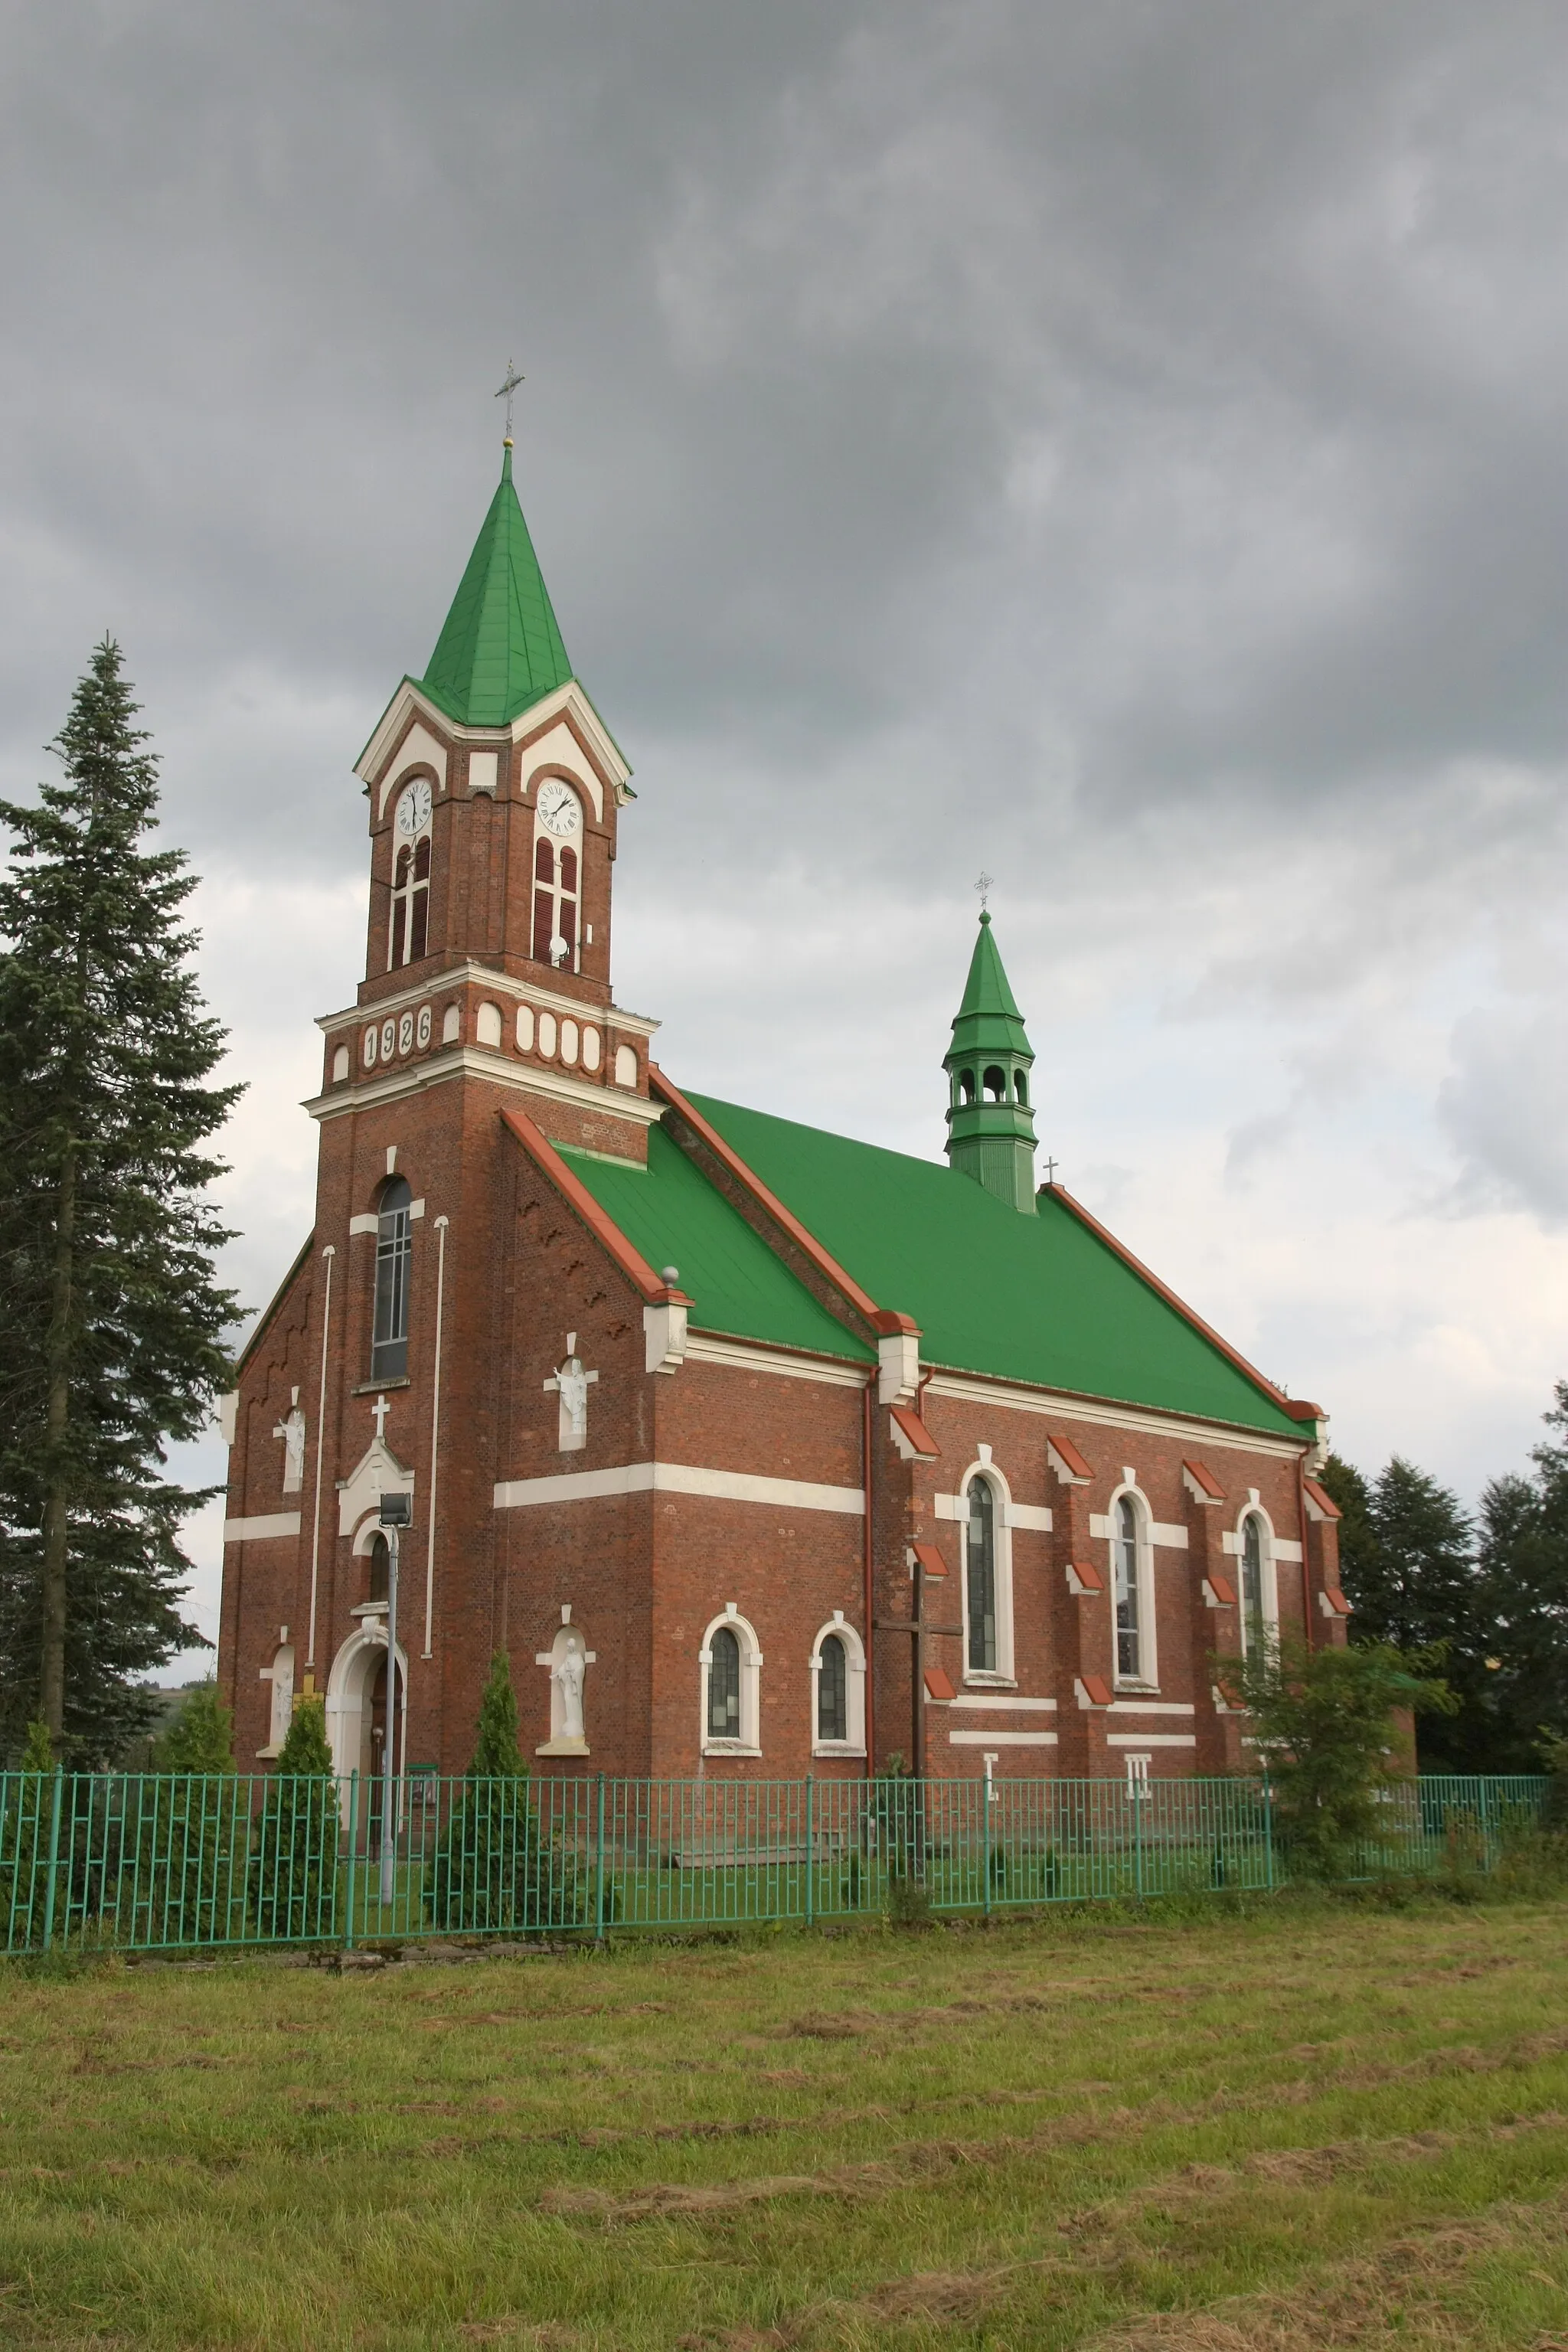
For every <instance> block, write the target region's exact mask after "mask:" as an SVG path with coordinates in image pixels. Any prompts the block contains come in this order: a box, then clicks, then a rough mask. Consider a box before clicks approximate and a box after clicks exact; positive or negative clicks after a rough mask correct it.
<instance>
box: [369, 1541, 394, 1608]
mask: <svg viewBox="0 0 1568 2352" xmlns="http://www.w3.org/2000/svg"><path fill="white" fill-rule="evenodd" d="M391 1578H392V1554H391V1552H390V1551H389V1550H388V1549H387V1546H386V1538H385V1537H384V1536H379V1535H378V1536H372V1538H371V1539H370V1591H369V1593H368V1594H367V1596H366V1598H367V1599H369V1600H371V1601H384V1600H385V1599H386V1597H387V1590H388V1586H389V1584H390V1582H391Z"/></svg>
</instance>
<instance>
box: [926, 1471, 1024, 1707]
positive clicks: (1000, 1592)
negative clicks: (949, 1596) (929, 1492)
mask: <svg viewBox="0 0 1568 2352" xmlns="http://www.w3.org/2000/svg"><path fill="white" fill-rule="evenodd" d="M976 1478H984V1480H985V1482H986V1484H987V1486H989V1487H990V1489H991V1499H992V1504H993V1511H992V1519H991V1527H992V1533H993V1535H994V1538H995V1544H996V1664H995V1665H994V1666H972V1665H971V1664H970V1663H969V1538H968V1535H967V1533H965V1534H963V1535H962V1536H961V1537H960V1538H959V1546H958V1594H959V1601H960V1602H961V1604H962V1605H961V1609H960V1614H961V1616H962V1617H963V1680H964V1682H965V1683H967V1684H971V1685H973V1684H976V1683H988V1682H992V1681H995V1682H999V1683H1006V1682H1011V1680H1012V1678H1013V1490H1012V1488H1011V1487H1010V1486H1008V1484H1007V1480H1006V1477H1005V1474H1004V1472H1003V1471H1002V1470H1000V1469H999V1468H998V1466H997V1465H996V1464H995V1463H994V1461H993V1460H992V1458H991V1448H990V1446H989V1445H983V1446H982V1447H981V1449H980V1452H979V1454H978V1455H977V1456H976V1458H975V1460H974V1461H973V1462H972V1463H971V1464H970V1465H969V1467H968V1468H967V1470H965V1471H964V1473H963V1476H962V1477H961V1478H960V1480H959V1482H958V1492H957V1494H956V1495H953V1496H949V1497H948V1498H947V1499H948V1500H949V1501H950V1502H952V1505H953V1506H954V1507H953V1509H952V1512H951V1513H949V1514H948V1515H947V1516H949V1517H952V1518H953V1519H955V1520H957V1521H958V1524H959V1525H960V1527H964V1526H965V1524H966V1522H967V1519H968V1513H967V1511H966V1510H965V1509H964V1507H963V1506H964V1504H965V1502H966V1500H967V1497H968V1494H969V1489H970V1487H971V1486H973V1484H974V1481H975V1480H976ZM937 1516H938V1517H942V1516H943V1514H942V1513H941V1512H939V1513H938V1514H937Z"/></svg>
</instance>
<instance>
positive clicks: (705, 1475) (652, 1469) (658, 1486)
mask: <svg viewBox="0 0 1568 2352" xmlns="http://www.w3.org/2000/svg"><path fill="white" fill-rule="evenodd" d="M648 1494H659V1495H705V1496H709V1497H710V1498H711V1499H712V1500H713V1501H715V1502H721V1503H765V1504H766V1505H768V1507H770V1508H771V1509H773V1510H796V1511H842V1512H844V1513H845V1514H846V1515H847V1517H852V1518H864V1517H865V1516H866V1497H865V1495H864V1494H863V1493H862V1491H861V1489H860V1488H859V1487H858V1486H815V1485H813V1484H812V1482H811V1481H810V1480H809V1479H807V1478H760V1477H756V1476H754V1475H752V1474H751V1473H750V1472H748V1471H744V1470H704V1469H700V1468H699V1467H698V1466H697V1465H695V1464H694V1463H688V1462H623V1463H621V1464H619V1465H617V1467H616V1468H615V1469H613V1470H567V1471H561V1472H558V1473H557V1474H556V1475H554V1476H553V1477H547V1478H509V1479H503V1480H502V1481H501V1482H500V1484H499V1485H498V1486H497V1487H496V1490H495V1507H496V1509H497V1510H498V1511H516V1510H526V1509H529V1508H531V1507H536V1506H538V1505H540V1504H547V1503H592V1502H597V1501H598V1500H599V1499H600V1498H601V1497H602V1496H606V1495H648Z"/></svg>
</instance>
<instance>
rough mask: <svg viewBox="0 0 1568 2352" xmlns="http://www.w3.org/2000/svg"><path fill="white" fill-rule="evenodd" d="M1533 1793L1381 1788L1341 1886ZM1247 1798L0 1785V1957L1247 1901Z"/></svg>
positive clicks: (1509, 1829) (738, 1788) (1282, 1861)
mask: <svg viewBox="0 0 1568 2352" xmlns="http://www.w3.org/2000/svg"><path fill="white" fill-rule="evenodd" d="M1549 1785H1550V1784H1549V1783H1548V1782H1547V1781H1546V1780H1544V1779H1540V1780H1536V1779H1524V1778H1521V1779H1512V1780H1505V1779H1461V1778H1458V1777H1441V1778H1439V1777H1432V1778H1424V1779H1421V1780H1409V1781H1405V1782H1403V1783H1400V1784H1399V1785H1397V1786H1396V1787H1395V1788H1394V1789H1393V1790H1390V1791H1389V1793H1388V1797H1387V1801H1386V1803H1385V1804H1384V1806H1383V1807H1381V1808H1380V1812H1381V1816H1382V1819H1381V1824H1380V1830H1379V1834H1378V1836H1377V1837H1376V1838H1375V1839H1373V1840H1372V1841H1369V1843H1368V1844H1367V1845H1366V1847H1365V1848H1364V1850H1363V1853H1361V1854H1360V1855H1359V1856H1358V1857H1357V1859H1356V1862H1355V1864H1354V1868H1353V1870H1352V1876H1363V1877H1366V1876H1373V1875H1376V1874H1382V1873H1384V1872H1429V1871H1433V1870H1436V1869H1438V1868H1442V1867H1445V1866H1447V1867H1450V1868H1458V1869H1460V1870H1473V1871H1479V1872H1489V1871H1492V1870H1495V1869H1496V1868H1497V1866H1498V1864H1499V1863H1500V1861H1501V1859H1502V1858H1503V1856H1504V1855H1505V1853H1507V1852H1508V1850H1509V1847H1510V1842H1517V1840H1518V1839H1519V1837H1520V1836H1521V1833H1523V1832H1527V1831H1529V1830H1531V1829H1533V1828H1534V1827H1535V1826H1537V1825H1538V1824H1539V1823H1540V1822H1541V1821H1542V1815H1543V1806H1544V1801H1545V1794H1546V1790H1547V1789H1548V1787H1549ZM1288 1877H1289V1847H1288V1845H1284V1844H1282V1843H1281V1841H1280V1839H1279V1834H1278V1825H1277V1822H1276V1821H1275V1817H1274V1809H1273V1806H1272V1803H1271V1801H1270V1797H1269V1791H1268V1787H1267V1785H1266V1784H1265V1783H1262V1782H1259V1781H1254V1780H1152V1781H1148V1782H1142V1783H1140V1782H1138V1781H1135V1780H997V1781H995V1782H994V1783H993V1782H990V1781H987V1780H923V1781H916V1780H869V1781H868V1780H818V1779H815V1778H808V1779H806V1780H610V1779H606V1778H605V1777H604V1776H602V1775H601V1776H599V1777H597V1778H593V1779H589V1778H584V1779H579V1780H441V1779H438V1778H437V1777H436V1776H435V1775H431V1774H411V1775H409V1776H408V1777H407V1778H406V1779H405V1780H401V1781H399V1782H398V1783H397V1784H396V1786H395V1799H394V1820H393V1822H392V1823H391V1835H390V1837H388V1838H384V1837H383V1833H382V1784H381V1783H380V1781H379V1780H377V1781H368V1780H361V1779H360V1777H359V1776H358V1775H357V1774H355V1775H353V1777H352V1778H350V1779H348V1780H341V1781H340V1780H332V1779H314V1780H280V1779H279V1778H277V1777H276V1776H273V1777H266V1778H264V1777H261V1776H259V1775H258V1776H248V1775H246V1774H241V1773H228V1774H213V1775H208V1776H204V1775H200V1774H191V1775H180V1774H159V1773H70V1772H50V1773H38V1772H33V1773H21V1772H8V1773H3V1774H0V1951H4V1952H5V1953H9V1954H16V1953H24V1952H40V1951H48V1950H50V1949H59V1948H71V1949H76V1950H83V1949H89V1948H113V1949H118V1950H122V1951H166V1950H174V1949H188V1948H193V1947H195V1948H217V1947H223V1946H230V1947H234V1946H245V1945H252V1946H254V1945H266V1944H333V1945H339V1944H341V1945H353V1944H356V1943H374V1942H381V1941H392V1940H401V1939H406V1938H409V1937H441V1936H455V1935H460V1936H488V1937H521V1936H529V1935H542V1934H543V1935H549V1934H562V1933H565V1932H569V1931H570V1932H575V1933H578V1934H590V1935H599V1936H602V1935H603V1934H605V1931H606V1930H607V1929H609V1928H612V1927H710V1926H717V1925H740V1924H743V1923H757V1924H761V1923H763V1922H767V1921H771V1920H801V1921H804V1922H806V1923H807V1924H810V1923H814V1922H819V1921H831V1920H835V1919H852V1918H858V1917H864V1916H868V1915H872V1916H874V1915H876V1914H879V1913H881V1912H883V1911H886V1910H888V1909H889V1908H893V1909H897V1908H898V1906H899V1905H900V1901H901V1900H904V1899H907V1898H911V1897H912V1898H913V1899H914V1900H916V1901H918V1902H923V1903H926V1904H929V1905H930V1906H931V1909H933V1910H936V1911H946V1912H955V1911H969V1912H979V1913H988V1912H992V1911H1000V1910H1004V1909H1008V1908H1016V1907H1019V1906H1038V1905H1044V1904H1051V1903H1084V1902H1102V1901H1109V1900H1114V1899H1118V1898H1128V1897H1148V1896H1154V1895H1172V1894H1176V1893H1214V1892H1220V1891H1224V1890H1226V1889H1231V1890H1238V1889H1254V1890H1259V1891H1261V1890H1264V1889H1267V1888H1269V1887H1273V1886H1275V1885H1280V1884H1282V1883H1283V1882H1284V1881H1285V1880H1286V1879H1288Z"/></svg>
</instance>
